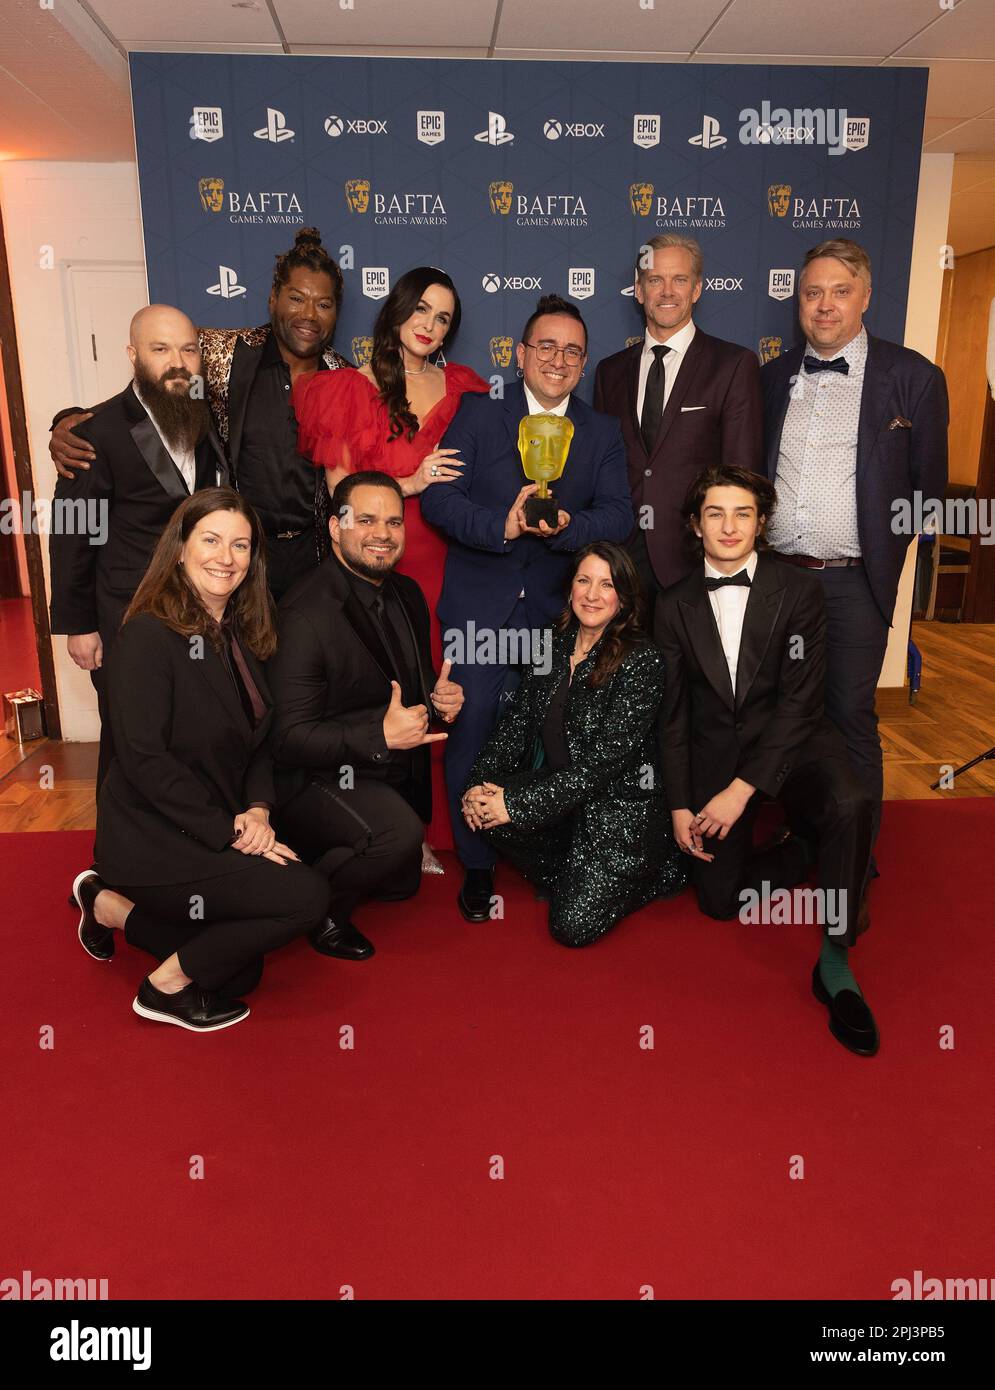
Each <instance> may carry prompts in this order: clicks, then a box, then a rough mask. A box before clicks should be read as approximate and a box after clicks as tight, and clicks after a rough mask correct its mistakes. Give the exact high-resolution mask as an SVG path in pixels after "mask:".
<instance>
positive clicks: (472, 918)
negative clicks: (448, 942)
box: [456, 869, 494, 922]
mask: <svg viewBox="0 0 995 1390" xmlns="http://www.w3.org/2000/svg"><path fill="white" fill-rule="evenodd" d="M493 892H494V870H493V869H467V871H466V873H465V874H464V875H463V887H462V888H461V889H460V890H459V893H458V894H457V895H456V904H457V906H458V907H459V910H460V912H462V914H463V916H464V917H465V918H466V920H467V921H468V922H487V921H489V920H490V915H491V895H492V894H493Z"/></svg>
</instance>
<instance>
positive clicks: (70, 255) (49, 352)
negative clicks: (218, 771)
mask: <svg viewBox="0 0 995 1390" xmlns="http://www.w3.org/2000/svg"><path fill="white" fill-rule="evenodd" d="M0 200H2V205H3V220H4V229H5V232H6V238H7V259H8V263H9V265H10V279H11V290H12V294H13V299H14V317H15V320H16V322H17V349H18V354H19V356H20V362H21V381H22V385H23V390H24V408H25V413H26V415H27V425H28V440H29V444H30V448H31V466H32V474H33V486H34V492H35V495H36V496H38V497H51V496H52V493H53V492H54V490H55V480H56V474H55V468H54V467H53V465H52V462H51V459H50V458H49V455H48V438H49V425H50V424H51V422H52V416H53V415H54V414H55V413H56V411H58V410H61V409H63V408H64V407H65V406H67V405H73V404H74V401H73V398H72V394H73V385H72V381H73V378H72V372H71V367H70V357H69V318H68V313H67V306H66V303H65V298H64V293H63V276H62V269H63V267H64V266H65V264H66V262H67V261H80V260H85V261H88V262H89V263H91V264H93V263H94V262H99V261H107V262H108V263H112V264H117V263H119V262H121V261H132V262H134V261H139V262H140V263H141V264H143V265H144V263H145V251H144V247H143V245H142V234H141V219H140V214H139V204H138V173H137V169H136V168H135V166H134V165H133V164H68V163H67V164H62V163H58V162H51V163H49V162H42V161H39V162H31V161H23V162H21V161H17V160H11V161H8V162H6V163H0ZM46 246H51V247H52V248H53V259H54V266H53V268H52V269H43V268H42V266H41V264H40V261H41V255H42V250H41V249H42V248H43V247H46ZM137 307H139V306H137V305H136V308H137ZM129 370H130V369H129V367H128V363H127V358H126V357H125V356H124V353H123V351H122V359H121V378H122V380H121V384H122V386H123V385H124V383H125V381H127V379H128V374H129ZM42 550H43V553H44V556H45V581H46V584H48V573H49V570H48V546H47V543H44V544H43V546H42ZM52 649H53V654H54V658H55V676H56V683H57V685H58V691H59V709H60V712H61V716H62V732H63V737H64V738H66V739H69V740H71V741H74V740H87V741H89V740H94V739H96V738H98V737H99V731H100V725H99V721H98V719H97V705H96V698H95V696H94V692H93V686H92V685H91V684H90V678H89V676H88V675H87V674H86V672H84V671H81V670H79V668H78V667H77V666H75V665H74V664H73V663H72V662H71V661H70V660H69V657H68V656H67V654H66V639H65V637H53V638H52Z"/></svg>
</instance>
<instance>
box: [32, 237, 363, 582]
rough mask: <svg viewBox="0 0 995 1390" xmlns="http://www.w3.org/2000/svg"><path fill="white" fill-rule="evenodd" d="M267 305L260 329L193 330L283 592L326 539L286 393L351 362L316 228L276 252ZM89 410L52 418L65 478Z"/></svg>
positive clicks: (80, 451)
mask: <svg viewBox="0 0 995 1390" xmlns="http://www.w3.org/2000/svg"><path fill="white" fill-rule="evenodd" d="M267 307H268V308H269V315H270V321H269V323H267V324H263V325H262V326H261V327H259V328H201V329H199V330H198V336H199V340H200V350H201V354H202V358H203V364H204V378H205V387H206V396H207V402H208V405H209V406H210V409H211V413H212V415H213V417H214V423H215V425H216V426H217V429H218V434H219V435H220V436H221V439H222V440H223V441H224V443H225V444H226V445H227V448H228V457H229V460H230V462H231V466H232V470H233V472H234V475H235V485H236V486H237V488H238V490H239V492H240V493H241V494H242V496H243V497H244V498H245V499H246V500H247V501H249V502H251V503H252V505H253V507H255V509H256V511H257V512H258V514H259V520H260V521H261V522H262V525H263V530H264V531H265V533H266V568H267V577H268V580H269V586H270V591H271V592H272V594H273V597H274V598H275V599H280V598H281V597H282V596H283V594H284V593H285V592H286V591H287V589H289V588H290V586H291V584H292V583H293V582H294V580H296V579H299V578H300V577H301V576H302V575H304V574H307V573H308V572H309V571H310V570H312V569H314V567H315V566H316V565H317V564H318V561H319V559H320V558H321V555H322V554H323V553H324V552H325V550H326V549H327V543H328V531H327V520H328V518H327V506H328V496H327V493H326V491H325V478H324V472H323V470H322V469H317V470H315V468H314V467H313V466H312V464H311V461H310V459H307V458H305V457H304V456H303V455H302V454H300V453H299V452H298V449H297V421H296V419H295V418H294V414H293V411H292V410H291V408H290V392H291V389H292V387H293V385H294V382H295V381H296V380H297V378H298V377H299V376H300V375H302V374H304V375H306V374H307V373H309V372H314V371H329V370H331V371H334V370H335V369H337V368H341V367H348V366H349V363H348V362H347V361H346V360H345V358H344V357H341V356H340V355H339V354H338V353H337V352H336V351H335V350H334V348H333V347H332V334H333V333H334V332H335V322H336V319H337V317H338V312H339V309H340V308H341V307H342V272H341V270H340V269H339V267H338V265H337V264H336V262H335V261H334V260H333V259H332V257H331V256H330V255H329V254H328V252H327V251H326V250H325V248H324V247H323V246H322V244H321V233H320V232H319V230H318V229H317V227H302V228H301V229H300V231H299V232H298V233H297V236H296V238H295V240H294V245H293V246H292V247H291V248H290V250H289V251H286V252H284V253H283V254H282V255H280V256H277V258H276V265H275V267H274V271H273V284H272V288H271V290H270V296H269V303H268V306H267ZM103 408H104V407H103V406H100V405H98V406H96V407H95V410H96V411H97V412H98V413H99V412H100V411H101V410H103ZM88 418H90V417H89V416H88V414H87V413H86V412H82V413H81V412H80V411H79V408H78V407H75V406H74V407H73V408H72V409H71V410H68V411H63V412H61V413H60V414H59V415H58V416H56V419H55V422H54V425H53V430H52V442H51V445H50V446H49V447H50V452H51V455H52V461H53V462H54V464H55V466H56V468H57V469H58V471H59V474H60V475H61V476H62V477H68V476H69V474H70V473H71V472H73V471H74V470H75V469H85V468H86V467H87V466H88V464H89V463H90V462H91V459H90V454H89V451H88V449H87V446H86V444H85V442H83V441H82V440H81V439H80V438H79V437H78V435H77V430H76V426H77V425H78V424H79V423H81V422H83V421H85V420H87V419H88ZM316 507H317V508H318V511H319V515H318V517H317V521H316V515H315V512H316Z"/></svg>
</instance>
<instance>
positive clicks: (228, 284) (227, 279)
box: [207, 265, 245, 299]
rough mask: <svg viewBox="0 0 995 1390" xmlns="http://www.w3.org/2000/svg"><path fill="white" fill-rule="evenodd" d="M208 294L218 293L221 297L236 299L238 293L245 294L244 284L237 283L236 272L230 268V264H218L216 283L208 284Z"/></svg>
mask: <svg viewBox="0 0 995 1390" xmlns="http://www.w3.org/2000/svg"><path fill="white" fill-rule="evenodd" d="M207 293H208V294H219V295H220V296H221V298H222V299H238V297H239V295H243V294H245V286H244V285H240V284H239V283H238V272H237V271H234V270H232V268H231V266H227V265H219V266H218V283H217V284H216V285H209V286H208V288H207Z"/></svg>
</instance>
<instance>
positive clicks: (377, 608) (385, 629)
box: [370, 590, 416, 704]
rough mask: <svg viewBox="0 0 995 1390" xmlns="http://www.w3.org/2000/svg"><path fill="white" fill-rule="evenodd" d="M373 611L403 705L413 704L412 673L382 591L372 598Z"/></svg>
mask: <svg viewBox="0 0 995 1390" xmlns="http://www.w3.org/2000/svg"><path fill="white" fill-rule="evenodd" d="M370 607H371V608H372V609H373V616H374V618H375V619H376V622H377V627H378V628H379V629H380V636H381V637H382V638H383V641H384V645H385V647H386V648H387V651H388V654H389V655H390V660H391V665H392V666H393V668H394V679H395V680H396V681H397V683H398V685H399V686H400V687H401V698H402V699H403V700H404V702H405V704H415V703H416V701H415V700H414V698H413V696H414V691H415V686H414V684H413V677H414V673H413V672H412V671H411V669H410V667H409V666H408V663H407V661H406V660H405V657H404V648H403V647H402V645H401V639H400V637H399V636H398V633H397V628H396V627H395V626H394V624H393V622H392V620H391V616H390V614H389V613H388V611H387V604H386V601H385V599H384V594H383V592H382V590H381V591H380V592H378V593H376V594H375V595H374V597H373V602H372V604H371V605H370Z"/></svg>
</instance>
